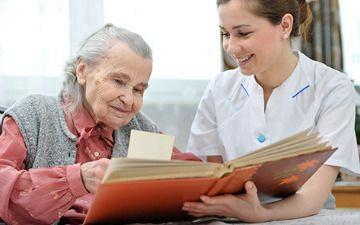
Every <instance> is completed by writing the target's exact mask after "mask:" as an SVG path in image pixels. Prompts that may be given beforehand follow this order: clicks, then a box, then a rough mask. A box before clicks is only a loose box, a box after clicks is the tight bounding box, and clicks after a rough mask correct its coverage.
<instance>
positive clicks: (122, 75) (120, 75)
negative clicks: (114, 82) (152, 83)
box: [109, 72, 149, 89]
mask: <svg viewBox="0 0 360 225" xmlns="http://www.w3.org/2000/svg"><path fill="white" fill-rule="evenodd" d="M109 76H111V77H114V78H119V79H122V80H124V81H125V82H129V81H131V78H130V76H129V75H127V74H126V73H123V72H111V73H110V74H109ZM135 86H142V87H143V88H144V89H146V88H148V86H149V84H148V83H144V82H141V83H138V84H136V85H135Z"/></svg>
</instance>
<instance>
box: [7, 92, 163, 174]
mask: <svg viewBox="0 0 360 225" xmlns="http://www.w3.org/2000/svg"><path fill="white" fill-rule="evenodd" d="M5 116H11V117H12V118H13V119H14V120H15V122H16V124H17V125H18V127H19V129H20V131H21V134H22V136H23V138H24V142H25V146H26V149H27V155H26V169H30V168H43V167H53V166H59V165H71V164H74V163H75V157H76V137H75V135H73V134H72V133H71V132H70V130H69V128H68V126H67V125H66V122H65V117H64V112H63V109H62V106H61V102H60V97H50V96H42V95H30V96H27V97H25V98H23V99H21V100H20V101H18V102H17V103H15V104H14V105H13V106H12V107H10V108H9V109H8V110H7V111H6V112H5V113H4V115H3V118H4V117H5ZM132 129H136V130H144V131H150V132H157V133H158V132H159V129H158V128H157V126H156V125H155V124H154V123H153V122H152V121H151V120H150V119H149V118H148V117H147V116H145V115H144V114H143V113H141V112H139V113H137V114H136V115H135V117H134V118H133V119H132V120H131V121H130V123H129V124H127V125H126V126H124V127H121V128H119V129H117V130H115V132H114V142H115V144H114V147H113V152H112V157H126V156H127V149H128V145H129V138H130V131H131V130H132ZM0 130H2V129H1V127H0Z"/></svg>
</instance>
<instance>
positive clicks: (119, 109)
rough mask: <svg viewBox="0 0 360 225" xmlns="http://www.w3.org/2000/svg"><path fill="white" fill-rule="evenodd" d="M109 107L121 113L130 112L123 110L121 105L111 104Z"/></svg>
mask: <svg viewBox="0 0 360 225" xmlns="http://www.w3.org/2000/svg"><path fill="white" fill-rule="evenodd" d="M111 107H112V108H113V109H115V110H116V111H117V112H119V113H121V114H127V113H129V112H130V110H125V109H123V108H121V107H116V106H111Z"/></svg>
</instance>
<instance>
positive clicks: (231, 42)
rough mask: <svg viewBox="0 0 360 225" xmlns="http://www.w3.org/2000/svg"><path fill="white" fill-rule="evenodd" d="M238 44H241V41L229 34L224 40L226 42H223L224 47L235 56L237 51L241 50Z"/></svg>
mask: <svg viewBox="0 0 360 225" xmlns="http://www.w3.org/2000/svg"><path fill="white" fill-rule="evenodd" d="M240 45H241V43H239V41H237V40H236V39H235V38H233V37H231V36H230V37H229V39H228V40H226V43H224V49H225V50H226V52H227V53H229V54H230V55H231V56H236V55H238V53H239V51H240V50H241V46H240Z"/></svg>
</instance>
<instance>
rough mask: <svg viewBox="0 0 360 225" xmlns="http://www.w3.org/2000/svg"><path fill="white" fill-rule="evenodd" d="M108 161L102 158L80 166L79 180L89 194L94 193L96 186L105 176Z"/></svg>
mask: <svg viewBox="0 0 360 225" xmlns="http://www.w3.org/2000/svg"><path fill="white" fill-rule="evenodd" d="M109 161H110V160H109V159H106V158H103V159H99V160H96V161H92V162H88V163H84V164H82V165H81V168H80V174H81V178H82V180H83V183H84V186H85V188H86V189H87V190H88V191H89V192H91V193H95V192H96V189H97V187H98V185H99V184H100V183H101V181H102V179H103V177H104V175H105V171H106V168H107V167H108V165H109Z"/></svg>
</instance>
